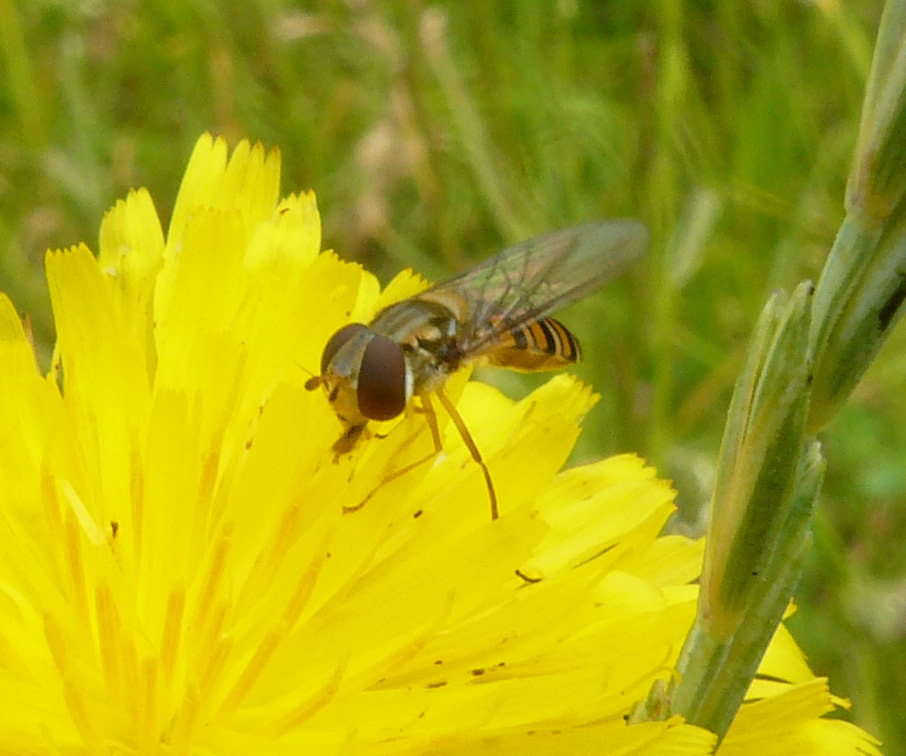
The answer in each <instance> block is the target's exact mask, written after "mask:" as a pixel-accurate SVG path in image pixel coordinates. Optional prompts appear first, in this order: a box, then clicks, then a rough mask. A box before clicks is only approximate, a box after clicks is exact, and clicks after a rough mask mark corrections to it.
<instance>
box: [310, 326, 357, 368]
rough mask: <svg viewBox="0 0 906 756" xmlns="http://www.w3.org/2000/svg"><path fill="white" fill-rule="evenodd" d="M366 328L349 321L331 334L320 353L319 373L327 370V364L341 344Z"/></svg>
mask: <svg viewBox="0 0 906 756" xmlns="http://www.w3.org/2000/svg"><path fill="white" fill-rule="evenodd" d="M367 330H368V326H364V325H362V324H361V323H350V324H349V325H344V326H343V327H342V328H341V329H340V330H339V331H337V332H336V333H335V334H334V335H333V336H331V337H330V341H328V342H327V345H326V346H325V347H324V351H323V352H322V353H321V375H324V373H326V372H327V366H328V365H329V364H330V361H331V360H332V359H333V358H334V355H335V354H336V353H337V352H339V351H340V347H342V346H343V344H345V343H346V342H347V341H349V340H350V339H351V338H352V337H353V336H355V335H356V334H357V333H360V332H362V331H367Z"/></svg>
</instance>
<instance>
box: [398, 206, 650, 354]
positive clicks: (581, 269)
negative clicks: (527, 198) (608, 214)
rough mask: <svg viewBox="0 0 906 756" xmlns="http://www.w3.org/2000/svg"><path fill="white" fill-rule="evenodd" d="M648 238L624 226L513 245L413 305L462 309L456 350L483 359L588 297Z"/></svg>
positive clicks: (638, 227)
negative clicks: (529, 326)
mask: <svg viewBox="0 0 906 756" xmlns="http://www.w3.org/2000/svg"><path fill="white" fill-rule="evenodd" d="M647 244H648V232H647V231H646V230H645V227H644V226H643V225H642V224H641V223H639V222H638V221H636V220H628V219H620V220H612V221H604V222H599V223H587V224H584V225H581V226H574V227H572V228H566V229H562V230H560V231H554V232H553V233H550V234H547V235H545V236H539V237H536V238H533V239H529V240H528V241H524V242H521V243H519V244H516V245H515V246H512V247H508V248H507V249H505V250H503V252H501V253H500V254H498V255H497V256H495V257H492V258H490V259H488V260H486V261H485V262H483V263H481V264H480V265H478V266H477V267H475V268H472V269H471V270H469V271H466V272H465V273H462V274H461V275H458V276H455V277H453V278H451V279H449V280H447V281H443V282H442V283H439V284H437V285H436V286H433V287H431V288H430V289H426V290H425V291H423V292H422V293H421V294H418V295H416V296H415V297H413V299H423V300H427V301H441V302H449V301H450V300H451V299H454V298H455V299H456V300H457V301H458V302H460V304H461V307H460V309H461V310H462V311H461V313H460V320H461V324H462V327H461V329H460V338H459V339H458V341H459V346H460V349H461V351H462V353H463V354H466V355H469V356H478V355H480V354H481V353H482V351H484V349H485V348H492V347H493V345H494V341H495V339H496V337H497V335H498V334H500V333H502V332H504V331H508V330H511V329H513V328H516V327H518V326H520V325H521V324H523V323H525V322H527V321H529V320H532V319H534V318H539V317H543V316H544V315H547V314H549V313H551V312H553V311H555V310H558V309H560V308H561V307H565V306H566V305H568V304H570V303H571V302H575V301H577V300H579V299H582V298H583V297H586V296H588V295H589V294H591V293H593V292H594V291H596V290H597V289H599V288H601V287H602V286H604V284H606V283H607V282H608V281H610V280H611V279H612V278H614V277H615V276H616V275H618V274H619V273H621V272H622V271H624V270H625V269H626V268H627V267H629V266H630V265H632V264H633V263H635V262H636V261H637V260H638V259H639V258H641V257H642V255H643V254H644V253H645V248H646V247H647Z"/></svg>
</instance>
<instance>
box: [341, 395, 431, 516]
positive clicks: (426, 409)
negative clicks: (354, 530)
mask: <svg viewBox="0 0 906 756" xmlns="http://www.w3.org/2000/svg"><path fill="white" fill-rule="evenodd" d="M422 406H423V408H424V413H425V416H426V417H427V419H428V427H429V428H430V429H431V438H432V440H433V441H434V449H432V450H431V453H430V454H426V455H425V456H424V457H421V458H420V459H417V460H415V462H412V463H410V464H408V465H405V466H403V467H401V468H400V469H399V470H394V471H393V472H392V473H390V474H389V475H388V476H387V477H385V478H384V479H383V480H382V481H381V482H380V485H378V487H377V488H375V489H374V490H373V491H371V493H369V494H368V495H367V496H366V497H365V498H364V499H362V500H361V501H360V502H359V503H358V504H354V505H353V506H351V507H343V513H344V514H349V513H350V512H357V511H358V510H360V509H361V508H362V507H364V506H365V505H366V504H367V503H368V501H369V500H370V499H371V497H372V496H374V495H375V494H376V493H377V492H378V491H379V490H380V488H381V486H383V485H385V484H387V483H389V482H390V481H391V480H396V479H397V478H401V477H402V476H403V475H405V474H406V473H408V472H410V471H411V470H414V469H415V468H416V467H418V466H419V465H423V464H425V462H430V461H431V460H432V459H434V458H435V457H436V456H437V455H438V454H439V453H440V452H441V451H442V450H443V446H442V445H441V441H440V431H439V430H438V428H437V415H435V414H434V408H433V407H432V406H431V403H430V402H429V401H427V397H426V396H424V395H423V396H422ZM416 437H417V436H412V437H411V438H410V439H408V440H407V441H405V442H404V443H403V445H402V446H401V447H400V450H402V449H405V448H406V447H408V446H409V445H410V444H411V443H412V442H413V441H415V439H416Z"/></svg>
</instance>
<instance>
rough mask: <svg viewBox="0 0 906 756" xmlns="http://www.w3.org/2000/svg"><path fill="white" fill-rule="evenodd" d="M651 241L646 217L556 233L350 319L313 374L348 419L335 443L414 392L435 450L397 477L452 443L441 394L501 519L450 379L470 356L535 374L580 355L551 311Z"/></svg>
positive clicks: (595, 285) (396, 410)
mask: <svg viewBox="0 0 906 756" xmlns="http://www.w3.org/2000/svg"><path fill="white" fill-rule="evenodd" d="M647 240H648V235H647V232H646V231H645V227H644V226H643V225H642V224H641V223H639V222H638V221H635V220H627V219H621V220H612V221H606V222H599V223H588V224H585V225H581V226H576V227H573V228H567V229H563V230H560V231H555V232H553V233H551V234H547V235H546V236H540V237H537V238H534V239H529V240H528V241H524V242H521V243H519V244H516V245H515V246H512V247H509V248H508V249H505V250H504V251H503V252H501V253H500V254H498V255H497V256H496V257H492V258H490V259H488V260H486V261H484V262H483V263H481V264H480V265H478V266H476V267H475V268H472V269H471V270H469V271H466V272H465V273H462V274H461V275H458V276H454V277H453V278H450V279H449V280H447V281H444V282H442V283H439V284H437V285H435V286H432V287H431V288H429V289H426V290H425V291H423V292H421V293H420V294H416V295H415V296H413V297H409V298H408V299H404V300H402V301H400V302H397V303H396V304H393V305H390V306H389V307H386V308H384V309H383V310H381V311H380V312H379V313H377V315H375V317H374V319H373V320H372V321H371V322H370V323H369V324H368V325H365V324H363V323H350V324H349V325H345V326H343V327H342V328H341V329H340V330H338V331H337V332H336V333H335V334H334V335H333V336H332V337H331V338H330V340H329V341H328V342H327V345H326V346H325V347H324V351H323V353H322V355H321V374H320V375H319V376H315V377H314V378H311V379H309V380H308V381H307V382H306V384H305V385H306V388H308V389H309V390H313V389H315V388H317V387H318V386H323V387H324V389H325V390H326V392H327V398H328V401H329V402H330V404H331V406H332V407H333V409H334V411H335V412H336V413H337V416H338V417H339V419H340V421H341V422H342V423H343V424H344V425H345V426H346V430H345V432H344V433H343V435H342V436H341V437H340V439H339V440H338V441H337V442H336V443H335V444H334V451H336V452H337V453H338V454H339V453H344V452H347V451H350V450H351V449H352V448H353V447H354V446H355V444H356V441H358V439H359V437H360V436H361V435H362V432H363V431H364V430H365V426H366V425H367V423H368V421H369V420H390V419H392V418H394V417H397V416H398V415H400V414H401V413H402V412H403V411H404V410H405V409H406V407H407V406H408V405H409V403H410V401H411V400H412V398H413V397H414V396H416V397H418V398H419V401H420V402H421V407H422V410H423V411H424V413H425V416H426V418H427V421H428V425H429V427H430V430H431V435H432V438H433V441H434V451H433V452H432V453H431V454H430V455H428V456H427V457H425V458H424V459H421V460H418V461H417V462H415V463H413V464H411V465H407V466H405V467H403V468H401V469H400V470H397V471H395V472H394V473H393V474H391V476H390V478H388V479H393V478H396V477H399V476H400V475H403V474H405V473H406V472H408V471H409V470H411V469H413V468H414V467H416V466H418V465H420V464H422V463H423V462H426V461H428V460H429V459H431V458H432V457H434V456H435V455H436V454H437V453H439V452H440V451H441V450H442V448H443V446H442V443H441V439H440V431H439V430H438V426H437V416H436V414H435V412H434V408H433V405H432V403H431V395H434V396H436V397H437V399H438V401H439V402H440V403H441V405H442V406H443V408H444V410H446V412H447V413H448V414H449V415H450V418H451V419H452V421H453V423H454V425H455V426H456V429H457V430H458V431H459V433H460V435H461V436H462V439H463V441H464V442H465V444H466V446H467V447H468V449H469V452H470V453H471V455H472V458H473V459H474V460H475V462H477V463H478V465H479V466H480V467H481V470H482V473H483V474H484V478H485V482H486V484H487V488H488V495H489V497H490V500H491V517H492V518H493V519H496V518H497V516H498V507H497V494H496V493H495V490H494V484H493V481H492V480H491V474H490V471H489V470H488V466H487V464H486V463H485V461H484V459H483V457H482V456H481V453H480V452H479V450H478V447H477V446H476V445H475V442H474V440H473V439H472V436H471V435H470V434H469V431H468V428H467V427H466V424H465V422H464V421H463V419H462V417H461V416H460V415H459V413H458V412H457V411H456V407H455V406H454V405H453V403H452V402H451V401H450V400H449V398H448V397H447V396H446V394H445V393H444V383H445V382H446V380H447V378H448V377H449V376H450V375H451V374H452V373H454V372H455V371H456V370H458V369H459V368H460V366H462V365H464V364H466V363H482V364H489V365H495V366H499V367H505V368H509V369H511V370H520V371H533V372H534V371H540V370H555V369H557V368H562V367H565V366H567V365H569V364H570V363H573V362H576V361H577V360H578V359H579V358H580V356H581V350H580V348H579V342H578V341H577V339H576V338H575V336H573V335H572V334H571V333H570V332H569V331H568V330H566V328H565V327H564V326H563V325H562V324H561V323H560V322H559V321H557V320H554V319H553V318H551V317H548V313H550V312H553V311H554V310H557V309H560V308H562V307H565V306H566V305H568V304H570V303H571V302H575V301H576V300H578V299H581V298H583V297H585V296H587V295H589V294H591V293H592V292H594V291H596V290H597V289H599V288H600V287H602V286H603V285H604V284H605V283H607V282H608V281H609V280H610V279H612V278H613V277H614V276H616V275H617V274H619V273H620V272H622V271H623V270H625V269H626V268H627V267H628V266H630V265H631V264H632V263H634V262H635V261H637V260H638V259H639V258H640V257H641V256H642V254H643V253H644V251H645V247H646V245H647ZM366 501H367V499H366ZM363 504H364V502H362V503H361V504H359V505H358V506H356V507H353V508H352V509H358V508H360V507H361V506H362V505H363Z"/></svg>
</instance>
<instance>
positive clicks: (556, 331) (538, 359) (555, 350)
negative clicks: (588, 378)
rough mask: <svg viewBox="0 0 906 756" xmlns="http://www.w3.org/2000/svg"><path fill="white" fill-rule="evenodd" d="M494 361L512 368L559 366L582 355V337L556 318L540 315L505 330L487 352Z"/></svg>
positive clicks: (538, 368) (546, 368)
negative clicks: (493, 346)
mask: <svg viewBox="0 0 906 756" xmlns="http://www.w3.org/2000/svg"><path fill="white" fill-rule="evenodd" d="M483 356H484V358H485V360H487V362H488V363H490V364H491V365H498V366H500V367H506V368H510V369H511V370H526V371H535V370H556V369H558V368H562V367H566V366H567V365H569V364H570V363H573V362H576V361H578V360H579V359H580V358H581V357H582V349H581V347H580V346H579V340H578V339H577V338H576V337H575V336H573V335H572V334H571V333H570V332H569V331H567V330H566V327H565V326H564V325H563V324H562V323H561V322H560V321H559V320H555V319H554V318H538V319H536V320H530V321H528V322H526V323H523V324H522V325H520V326H519V327H517V328H513V329H511V330H510V331H507V332H506V333H504V334H501V337H500V339H499V341H498V346H497V347H496V348H495V349H492V350H490V351H489V352H487V353H486V354H485V355H483Z"/></svg>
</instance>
